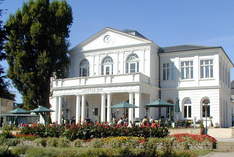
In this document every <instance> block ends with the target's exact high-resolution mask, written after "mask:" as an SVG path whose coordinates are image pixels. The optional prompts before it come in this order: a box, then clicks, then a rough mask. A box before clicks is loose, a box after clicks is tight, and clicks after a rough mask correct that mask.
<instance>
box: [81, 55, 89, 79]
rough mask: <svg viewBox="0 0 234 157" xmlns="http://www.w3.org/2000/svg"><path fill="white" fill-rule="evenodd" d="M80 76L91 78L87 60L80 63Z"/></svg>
mask: <svg viewBox="0 0 234 157" xmlns="http://www.w3.org/2000/svg"><path fill="white" fill-rule="evenodd" d="M80 76H81V77H83V76H89V61H88V60H87V59H83V60H82V61H81V62H80Z"/></svg>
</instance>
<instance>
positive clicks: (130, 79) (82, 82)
mask: <svg viewBox="0 0 234 157" xmlns="http://www.w3.org/2000/svg"><path fill="white" fill-rule="evenodd" d="M118 83H119V84H121V83H145V84H150V78H149V77H148V76H146V75H144V74H142V73H134V74H122V75H103V76H91V77H74V78H65V79H52V88H57V87H71V86H88V85H102V84H118Z"/></svg>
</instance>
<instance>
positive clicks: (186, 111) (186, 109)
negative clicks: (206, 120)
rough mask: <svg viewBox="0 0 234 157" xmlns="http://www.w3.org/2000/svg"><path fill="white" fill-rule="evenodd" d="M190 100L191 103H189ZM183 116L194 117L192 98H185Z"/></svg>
mask: <svg viewBox="0 0 234 157" xmlns="http://www.w3.org/2000/svg"><path fill="white" fill-rule="evenodd" d="M187 101H189V103H187ZM183 118H185V119H191V118H192V101H191V98H185V99H184V100H183Z"/></svg>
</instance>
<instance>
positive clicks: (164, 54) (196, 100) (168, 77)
mask: <svg viewBox="0 0 234 157" xmlns="http://www.w3.org/2000/svg"><path fill="white" fill-rule="evenodd" d="M69 53H70V67H69V74H68V76H67V78H64V79H52V82H51V91H52V96H51V98H50V102H51V105H52V107H51V108H52V109H53V110H55V112H54V113H52V121H53V122H57V123H61V121H62V119H75V120H76V122H79V121H84V119H86V118H89V119H91V120H93V121H101V122H106V121H107V122H110V121H111V119H112V117H113V116H115V117H116V118H119V117H120V116H122V115H123V110H121V109H120V110H118V109H111V106H112V105H114V104H117V103H119V102H122V101H128V102H129V103H133V104H135V105H136V106H138V107H139V108H136V109H129V110H128V112H127V113H128V115H129V120H131V121H133V120H136V119H141V118H143V117H144V116H145V115H147V116H152V117H153V118H154V119H158V118H159V111H158V110H159V109H158V108H150V110H146V109H145V108H144V105H145V104H147V103H149V102H152V101H154V100H156V99H158V98H161V99H162V100H164V101H168V102H171V103H176V102H179V105H180V111H181V112H180V116H179V119H181V120H183V119H191V120H193V119H196V120H201V119H204V107H203V106H204V105H203V103H204V101H207V100H209V107H208V116H209V117H212V121H213V123H214V124H215V125H218V126H222V127H228V126H231V114H232V113H231V111H232V110H231V106H232V105H231V101H230V97H231V88H230V87H231V86H230V69H231V68H232V67H233V63H232V61H231V60H230V59H229V57H228V56H227V54H226V53H225V51H224V50H223V48H222V47H206V46H194V45H180V46H173V47H165V48H160V47H159V46H158V45H156V44H155V43H154V42H153V41H151V40H149V39H147V38H145V37H144V36H143V35H141V34H140V33H138V32H137V31H132V30H125V31H119V30H115V29H112V28H105V29H103V30H101V31H100V32H98V33H96V34H95V35H93V36H91V37H90V38H88V39H87V40H85V41H84V42H82V43H81V44H79V45H78V46H76V47H75V48H73V49H72V50H71V51H70V52H69ZM161 112H162V115H163V116H164V117H167V116H168V111H167V110H166V109H163V108H162V109H161ZM162 115H161V116H162Z"/></svg>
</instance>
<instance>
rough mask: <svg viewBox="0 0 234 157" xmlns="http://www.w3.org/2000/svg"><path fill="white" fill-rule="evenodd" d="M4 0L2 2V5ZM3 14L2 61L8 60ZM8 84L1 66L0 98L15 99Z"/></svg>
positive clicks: (1, 31) (0, 48) (0, 32)
mask: <svg viewBox="0 0 234 157" xmlns="http://www.w3.org/2000/svg"><path fill="white" fill-rule="evenodd" d="M2 1H3V0H0V4H1V3H2ZM2 12H3V9H0V61H2V60H5V59H6V55H5V53H4V52H3V42H4V40H5V31H4V29H3V26H2V20H1V19H2ZM8 85H9V84H8V82H7V81H6V75H5V73H4V69H3V67H2V66H1V65H0V98H7V99H14V95H13V94H11V93H10V92H9V91H8V88H7V87H8Z"/></svg>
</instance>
